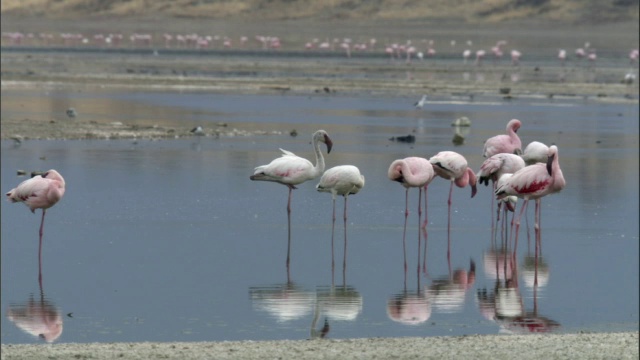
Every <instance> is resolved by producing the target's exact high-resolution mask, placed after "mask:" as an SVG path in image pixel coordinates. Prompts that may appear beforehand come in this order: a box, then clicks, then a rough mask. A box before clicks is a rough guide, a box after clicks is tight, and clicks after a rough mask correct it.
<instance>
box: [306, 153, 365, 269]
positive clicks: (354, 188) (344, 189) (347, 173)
mask: <svg viewBox="0 0 640 360" xmlns="http://www.w3.org/2000/svg"><path fill="white" fill-rule="evenodd" d="M363 187H364V175H362V174H361V173H360V170H359V169H358V168H357V167H355V166H353V165H340V166H335V167H332V168H331V169H329V170H327V171H325V172H324V174H322V177H321V178H320V182H319V183H318V185H316V189H317V190H318V191H320V192H328V193H331V195H332V197H333V217H332V225H331V269H332V270H333V269H334V267H335V265H334V264H335V263H334V260H333V243H334V242H333V239H334V237H333V233H334V230H335V226H336V195H341V196H344V214H343V218H344V261H343V263H342V266H343V271H344V269H345V268H346V264H347V198H348V197H349V195H355V194H357V193H358V192H359V191H360V190H361V189H362V188H363Z"/></svg>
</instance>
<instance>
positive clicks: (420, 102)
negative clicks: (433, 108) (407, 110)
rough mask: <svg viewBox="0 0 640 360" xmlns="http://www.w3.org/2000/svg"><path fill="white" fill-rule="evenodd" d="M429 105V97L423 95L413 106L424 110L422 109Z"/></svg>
mask: <svg viewBox="0 0 640 360" xmlns="http://www.w3.org/2000/svg"><path fill="white" fill-rule="evenodd" d="M426 103H427V95H422V98H421V99H420V100H418V101H417V102H416V103H415V104H413V106H415V107H416V108H417V109H422V107H423V106H424V105H425V104H426Z"/></svg>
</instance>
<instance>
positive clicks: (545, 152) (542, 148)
mask: <svg viewBox="0 0 640 360" xmlns="http://www.w3.org/2000/svg"><path fill="white" fill-rule="evenodd" d="M548 158H549V147H548V146H547V145H545V144H543V143H541V142H539V141H532V142H530V143H529V145H527V147H525V148H524V152H523V153H522V159H523V160H524V162H525V164H527V165H532V164H535V163H546V162H547V159H548Z"/></svg>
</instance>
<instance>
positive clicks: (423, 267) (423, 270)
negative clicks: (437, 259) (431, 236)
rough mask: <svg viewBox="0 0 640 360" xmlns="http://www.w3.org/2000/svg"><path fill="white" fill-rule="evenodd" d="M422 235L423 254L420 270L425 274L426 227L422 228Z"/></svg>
mask: <svg viewBox="0 0 640 360" xmlns="http://www.w3.org/2000/svg"><path fill="white" fill-rule="evenodd" d="M422 232H423V234H422V236H423V237H424V250H423V256H422V272H424V273H425V274H426V273H427V237H428V234H427V229H426V228H422Z"/></svg>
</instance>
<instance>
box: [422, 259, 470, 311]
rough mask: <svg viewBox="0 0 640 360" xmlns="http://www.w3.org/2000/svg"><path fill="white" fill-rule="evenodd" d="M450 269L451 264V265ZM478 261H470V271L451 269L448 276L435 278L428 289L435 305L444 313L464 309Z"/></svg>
mask: <svg viewBox="0 0 640 360" xmlns="http://www.w3.org/2000/svg"><path fill="white" fill-rule="evenodd" d="M449 269H451V266H450V265H449ZM475 274H476V263H475V262H474V261H473V260H470V261H469V271H467V270H464V269H457V270H455V271H454V272H453V273H452V272H451V270H449V276H448V277H446V278H442V279H438V280H433V281H432V283H431V286H429V289H428V290H427V294H428V296H429V297H430V298H431V299H432V303H433V307H434V308H435V309H437V310H439V311H440V312H443V313H456V312H460V311H462V309H463V305H464V300H465V294H466V291H467V290H469V289H470V288H471V286H473V284H474V282H475V278H476V275H475Z"/></svg>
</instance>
